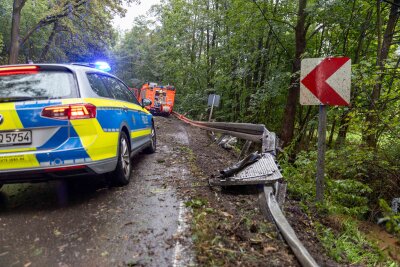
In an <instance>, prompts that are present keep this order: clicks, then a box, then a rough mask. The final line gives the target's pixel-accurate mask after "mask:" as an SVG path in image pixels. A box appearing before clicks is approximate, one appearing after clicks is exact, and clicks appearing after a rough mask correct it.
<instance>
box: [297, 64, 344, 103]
mask: <svg viewBox="0 0 400 267" xmlns="http://www.w3.org/2000/svg"><path fill="white" fill-rule="evenodd" d="M300 81H301V82H300V104H302V105H329V106H348V105H349V104H350V87H351V59H350V58H348V57H336V58H334V57H331V58H307V59H303V60H302V61H301V73H300Z"/></svg>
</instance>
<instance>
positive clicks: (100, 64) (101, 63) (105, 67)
mask: <svg viewBox="0 0 400 267" xmlns="http://www.w3.org/2000/svg"><path fill="white" fill-rule="evenodd" d="M94 65H95V68H96V69H98V70H102V71H105V72H109V71H110V70H111V67H110V65H109V64H108V63H107V62H104V61H97V62H96V63H94Z"/></svg>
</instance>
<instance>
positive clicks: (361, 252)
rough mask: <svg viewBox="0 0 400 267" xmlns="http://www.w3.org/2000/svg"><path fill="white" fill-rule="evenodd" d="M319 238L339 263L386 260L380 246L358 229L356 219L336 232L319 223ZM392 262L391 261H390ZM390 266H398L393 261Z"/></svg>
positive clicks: (381, 262)
mask: <svg viewBox="0 0 400 267" xmlns="http://www.w3.org/2000/svg"><path fill="white" fill-rule="evenodd" d="M317 228H318V230H319V238H320V240H321V241H322V244H323V246H324V247H325V249H326V250H327V251H328V254H329V256H330V257H332V258H333V259H335V260H336V261H337V262H339V263H350V265H353V264H363V265H364V264H365V265H367V266H377V265H379V264H384V263H387V262H385V261H386V260H385V257H384V255H383V253H382V252H381V251H380V250H379V248H378V247H377V246H376V245H374V244H372V243H371V242H369V241H368V240H367V239H366V237H365V236H364V235H363V234H362V233H361V232H360V231H359V230H358V228H357V224H356V223H355V222H354V221H351V220H348V221H345V222H344V223H343V231H342V232H341V233H340V234H336V233H335V232H334V231H333V230H332V229H330V228H325V227H323V226H322V225H318V227H317ZM388 264H391V263H388ZM390 266H396V265H395V263H392V265H390Z"/></svg>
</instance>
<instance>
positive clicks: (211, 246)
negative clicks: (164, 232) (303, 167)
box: [158, 117, 338, 266]
mask: <svg viewBox="0 0 400 267" xmlns="http://www.w3.org/2000/svg"><path fill="white" fill-rule="evenodd" d="M158 125H159V126H158V127H159V129H158V130H159V132H168V133H173V132H174V129H177V128H178V127H180V128H181V127H184V129H185V131H186V132H187V136H188V139H189V140H186V141H185V142H182V141H180V139H179V137H176V136H174V135H173V134H172V135H170V136H169V138H171V139H173V140H171V141H172V142H175V149H176V150H177V151H179V155H180V159H179V160H180V161H183V162H186V164H188V166H189V169H190V171H191V178H190V179H189V180H182V179H172V180H171V181H172V182H174V183H175V185H176V186H177V188H178V192H180V194H181V196H182V197H183V198H184V199H185V201H186V202H185V203H186V206H187V207H189V208H191V209H192V218H191V240H193V243H194V244H193V245H194V249H195V254H196V259H195V260H196V263H197V264H198V265H200V266H300V264H299V263H298V261H297V259H296V257H295V256H294V254H293V253H292V251H291V250H290V248H289V247H288V246H287V244H286V243H285V242H284V240H282V239H281V238H280V237H279V236H278V234H277V231H276V228H275V225H274V224H271V223H270V222H269V221H267V220H266V218H265V217H264V215H263V214H262V212H261V211H260V205H259V201H258V198H259V188H257V186H242V187H233V188H220V187H209V186H208V179H209V178H210V177H212V176H213V175H216V174H218V172H219V170H222V169H224V168H226V167H229V166H230V165H232V164H234V163H235V162H237V155H236V153H233V152H232V151H227V150H224V149H223V148H221V147H219V146H217V145H216V144H215V143H213V142H212V141H211V139H210V138H209V137H208V136H207V133H206V131H204V130H201V129H198V128H195V127H192V126H190V125H187V124H184V123H183V122H180V121H178V120H177V119H176V118H173V117H170V118H161V119H160V123H159V124H158ZM161 138H165V137H161ZM174 161H176V159H166V160H165V163H164V164H166V165H173V163H174ZM171 181H170V182H171ZM292 204H293V203H292V202H287V206H286V208H285V211H286V216H287V217H288V219H289V221H290V223H291V224H292V225H293V227H294V229H295V230H296V232H297V233H298V236H299V238H300V239H301V240H302V241H303V242H304V245H305V246H306V247H307V249H308V250H309V251H310V253H311V254H312V255H313V257H314V258H315V259H316V261H317V262H318V263H319V264H320V265H321V266H338V264H337V263H335V262H334V261H332V260H330V259H329V258H328V257H327V256H325V254H324V250H323V248H322V246H321V244H319V242H318V239H317V237H316V235H315V234H314V233H313V231H312V225H311V221H310V220H309V219H308V218H307V216H306V215H305V214H304V213H303V212H302V211H301V209H300V208H298V207H296V206H292Z"/></svg>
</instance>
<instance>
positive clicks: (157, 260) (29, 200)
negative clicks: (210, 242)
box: [0, 118, 191, 267]
mask: <svg viewBox="0 0 400 267" xmlns="http://www.w3.org/2000/svg"><path fill="white" fill-rule="evenodd" d="M165 121H168V119H166V118H156V125H157V128H158V129H159V130H158V137H159V138H158V151H157V153H155V154H152V155H146V154H140V155H138V156H136V157H135V158H134V159H133V161H134V167H133V169H134V171H133V176H132V180H131V183H130V184H129V185H128V186H126V187H121V188H110V187H109V186H108V185H107V183H106V181H105V180H104V179H103V178H101V177H84V178H79V179H76V180H73V181H68V182H61V181H59V182H50V183H41V184H18V185H6V186H4V187H3V189H2V190H1V193H0V266H25V267H28V266H184V265H187V264H188V263H189V262H190V261H191V259H190V256H188V255H190V251H189V249H188V248H187V245H186V244H185V243H186V242H183V241H182V238H180V236H182V235H183V233H184V232H185V231H187V230H186V229H185V228H186V223H185V220H186V214H187V212H186V208H185V205H184V204H183V199H182V198H180V197H179V196H178V194H177V192H176V191H175V189H174V187H173V186H172V185H171V183H169V181H170V180H171V177H173V178H174V179H177V178H178V179H186V178H187V176H188V175H189V171H188V170H187V167H186V166H185V164H184V163H182V162H179V160H177V161H176V162H174V161H173V162H174V164H173V166H166V165H165V164H163V163H164V162H165V159H166V158H168V159H174V158H178V157H179V155H178V154H177V153H176V149H175V147H174V146H175V144H177V143H182V144H185V143H187V142H188V136H187V133H186V131H185V128H184V127H182V126H179V125H178V124H177V127H170V128H163V127H160V124H161V123H164V122H165ZM169 121H171V120H169ZM175 123H178V122H175ZM165 129H167V131H168V129H170V130H171V129H173V131H172V132H163V130H165ZM171 140H174V142H170V141H171Z"/></svg>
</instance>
